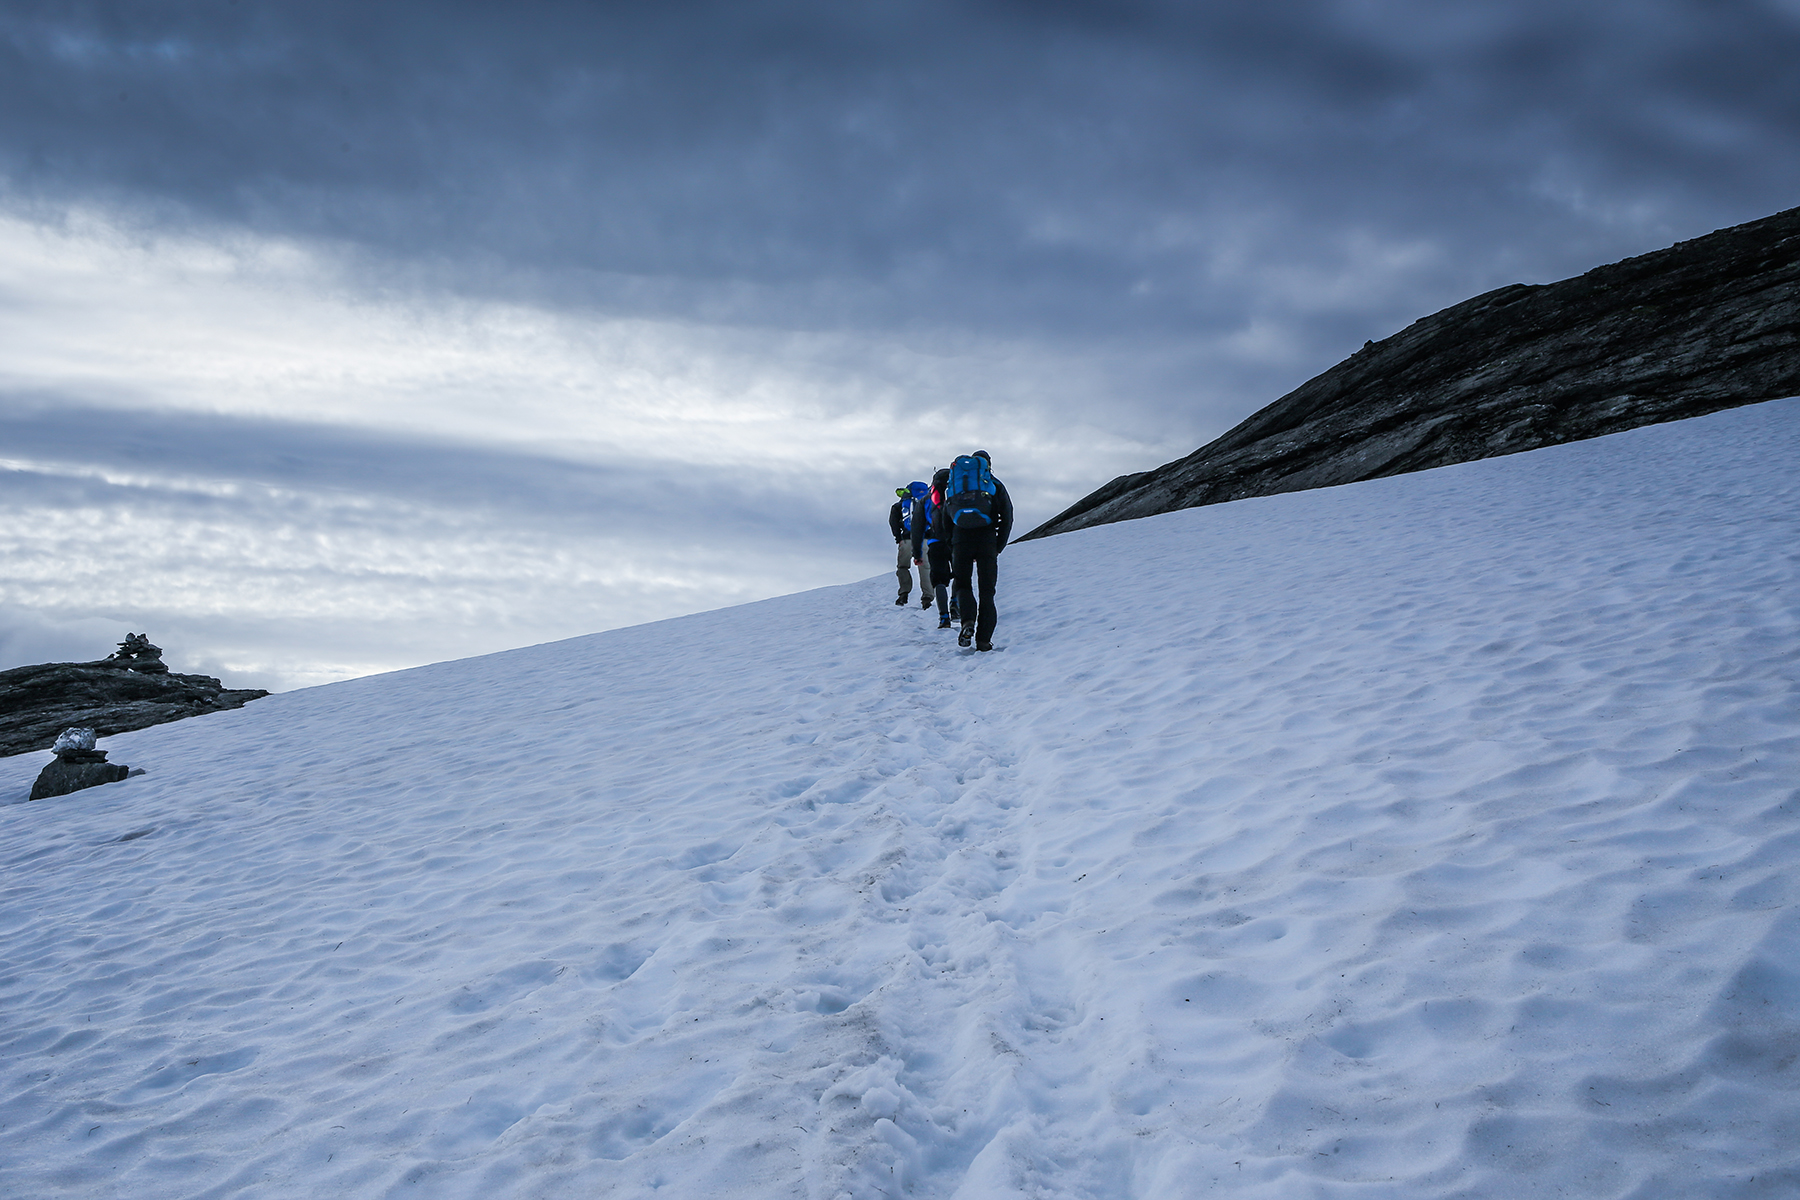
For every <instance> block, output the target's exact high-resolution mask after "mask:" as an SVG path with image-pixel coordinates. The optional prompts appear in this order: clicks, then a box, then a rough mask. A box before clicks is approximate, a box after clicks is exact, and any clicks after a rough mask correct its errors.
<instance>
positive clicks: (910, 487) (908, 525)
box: [900, 479, 931, 533]
mask: <svg viewBox="0 0 1800 1200" xmlns="http://www.w3.org/2000/svg"><path fill="white" fill-rule="evenodd" d="M906 490H907V491H909V492H911V493H912V495H910V496H908V497H906V499H904V500H902V501H900V528H902V529H904V530H906V532H908V533H911V532H912V523H913V516H914V514H918V515H923V514H924V513H925V511H926V505H928V504H930V503H931V488H930V486H929V485H928V484H924V483H920V482H919V481H918V480H916V479H915V480H913V481H912V482H911V483H909V484H907V485H906ZM921 501H923V502H924V503H920V502H921Z"/></svg>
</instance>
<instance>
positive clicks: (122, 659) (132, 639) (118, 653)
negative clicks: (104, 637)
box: [102, 633, 169, 675]
mask: <svg viewBox="0 0 1800 1200" xmlns="http://www.w3.org/2000/svg"><path fill="white" fill-rule="evenodd" d="M162 653H163V652H162V647H161V646H152V645H151V644H150V635H149V634H147V633H128V634H126V635H125V640H124V641H122V642H120V643H119V648H118V649H117V650H114V651H113V652H112V653H111V654H109V655H107V656H106V658H105V659H104V660H102V661H104V662H116V663H121V664H123V665H124V666H126V667H129V668H130V669H132V670H133V671H142V672H143V673H144V674H146V675H167V674H168V673H169V665H168V664H167V663H165V662H164V661H163V660H162Z"/></svg>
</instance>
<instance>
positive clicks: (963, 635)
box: [956, 625, 975, 646]
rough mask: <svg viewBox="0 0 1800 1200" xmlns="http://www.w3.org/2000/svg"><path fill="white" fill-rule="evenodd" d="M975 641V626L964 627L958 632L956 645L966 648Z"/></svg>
mask: <svg viewBox="0 0 1800 1200" xmlns="http://www.w3.org/2000/svg"><path fill="white" fill-rule="evenodd" d="M974 640H975V626H973V625H964V626H963V627H962V629H961V630H959V631H958V632H957V635H956V644H957V645H959V646H966V645H968V644H969V643H970V642H972V641H974Z"/></svg>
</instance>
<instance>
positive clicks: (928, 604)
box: [919, 592, 931, 608]
mask: <svg viewBox="0 0 1800 1200" xmlns="http://www.w3.org/2000/svg"><path fill="white" fill-rule="evenodd" d="M919 607H920V608H930V607H931V593H930V592H926V593H925V597H924V599H922V600H920V601H919Z"/></svg>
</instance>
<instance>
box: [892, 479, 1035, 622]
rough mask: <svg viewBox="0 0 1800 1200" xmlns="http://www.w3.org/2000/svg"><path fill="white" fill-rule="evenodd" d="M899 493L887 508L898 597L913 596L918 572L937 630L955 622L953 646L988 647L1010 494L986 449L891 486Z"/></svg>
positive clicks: (901, 601)
mask: <svg viewBox="0 0 1800 1200" xmlns="http://www.w3.org/2000/svg"><path fill="white" fill-rule="evenodd" d="M894 495H896V496H898V497H899V499H898V500H896V501H894V507H893V508H892V509H890V510H889V511H888V527H889V528H890V529H891V530H892V531H893V534H894V552H895V553H894V575H895V577H896V578H897V579H898V580H899V581H900V595H899V596H898V597H896V598H895V600H894V603H895V604H898V605H902V606H904V605H906V604H907V603H908V602H909V601H910V600H911V599H912V587H913V569H914V568H915V567H916V568H917V569H918V572H919V589H920V591H921V592H922V593H923V596H924V599H923V601H922V603H921V605H920V607H922V608H930V607H931V604H932V601H933V600H935V601H937V610H938V628H939V629H948V628H950V625H951V623H952V622H956V623H958V624H959V625H960V626H961V628H960V630H959V631H958V633H957V638H956V644H957V645H958V646H967V645H968V644H969V643H970V642H973V643H974V644H975V649H977V650H992V649H993V648H994V622H995V620H996V619H997V614H996V613H995V611H994V582H995V578H996V576H997V574H998V571H999V565H998V562H997V560H998V559H999V557H1000V552H1001V551H1002V550H1004V549H1006V539H1007V538H1008V537H1010V536H1011V535H1012V524H1013V506H1012V497H1011V496H1009V495H1007V493H1006V485H1005V484H1004V483H1001V482H1000V481H999V480H998V479H996V478H994V472H993V461H992V459H991V458H990V456H989V455H988V452H987V451H986V450H977V451H975V453H973V454H964V455H961V456H959V457H958V458H957V460H956V461H955V462H953V463H951V464H950V465H949V466H948V467H942V468H939V469H938V471H937V472H936V473H935V474H933V475H932V477H931V482H930V483H929V484H927V483H924V482H922V481H919V480H915V481H913V482H912V483H909V484H907V485H906V486H905V487H898V488H895V489H894Z"/></svg>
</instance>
